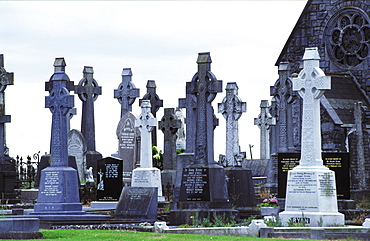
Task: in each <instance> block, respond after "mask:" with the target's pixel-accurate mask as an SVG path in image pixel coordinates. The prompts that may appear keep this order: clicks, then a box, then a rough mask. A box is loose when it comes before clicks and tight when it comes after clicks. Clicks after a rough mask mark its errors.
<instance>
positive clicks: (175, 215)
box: [170, 208, 238, 225]
mask: <svg viewBox="0 0 370 241" xmlns="http://www.w3.org/2000/svg"><path fill="white" fill-rule="evenodd" d="M237 216H238V211H237V210H235V209H231V208H225V209H223V208H217V209H182V210H180V209H178V210H172V211H170V225H182V224H189V225H193V224H194V223H195V222H196V220H198V221H202V220H203V219H204V218H206V219H208V220H210V221H214V219H215V217H218V218H221V219H225V220H230V218H232V219H234V218H235V219H236V218H237Z"/></svg>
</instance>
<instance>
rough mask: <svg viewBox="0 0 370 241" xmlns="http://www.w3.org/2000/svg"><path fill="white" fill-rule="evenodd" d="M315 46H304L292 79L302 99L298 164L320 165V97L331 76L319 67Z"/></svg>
mask: <svg viewBox="0 0 370 241" xmlns="http://www.w3.org/2000/svg"><path fill="white" fill-rule="evenodd" d="M319 59H320V57H319V53H318V50H317V48H316V47H315V48H306V49H305V53H304V55H303V70H302V71H301V72H300V73H299V75H298V77H297V78H294V79H293V90H295V91H298V93H299V95H300V96H301V97H302V99H303V114H302V151H301V153H302V154H301V160H300V163H299V165H300V166H321V165H323V161H322V158H321V124H320V123H321V122H320V97H321V96H322V95H323V94H324V91H325V90H328V89H330V86H331V78H330V77H329V76H325V74H324V72H323V71H322V70H321V69H320V68H319Z"/></svg>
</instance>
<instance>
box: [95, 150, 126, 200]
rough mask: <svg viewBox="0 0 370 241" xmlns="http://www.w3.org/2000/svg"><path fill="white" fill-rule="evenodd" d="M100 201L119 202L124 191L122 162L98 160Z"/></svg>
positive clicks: (108, 159) (98, 198)
mask: <svg viewBox="0 0 370 241" xmlns="http://www.w3.org/2000/svg"><path fill="white" fill-rule="evenodd" d="M98 174H99V183H98V189H97V200H98V201H118V200H119V196H120V195H121V190H122V184H123V183H122V160H120V159H117V158H113V157H106V158H103V159H101V160H98Z"/></svg>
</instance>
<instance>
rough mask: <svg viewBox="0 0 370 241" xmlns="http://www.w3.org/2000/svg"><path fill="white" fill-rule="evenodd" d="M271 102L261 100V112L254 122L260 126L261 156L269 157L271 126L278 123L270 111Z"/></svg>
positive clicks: (263, 157)
mask: <svg viewBox="0 0 370 241" xmlns="http://www.w3.org/2000/svg"><path fill="white" fill-rule="evenodd" d="M268 106H269V103H268V101H267V100H261V104H260V108H261V113H260V114H259V115H258V117H257V118H254V124H255V125H256V126H258V128H260V133H261V134H260V135H261V140H260V158H261V159H269V158H270V150H269V149H270V148H269V143H270V142H269V129H270V126H274V125H276V119H275V118H273V117H272V116H271V115H270V113H269V111H268Z"/></svg>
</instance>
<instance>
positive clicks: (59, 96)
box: [45, 58, 74, 166]
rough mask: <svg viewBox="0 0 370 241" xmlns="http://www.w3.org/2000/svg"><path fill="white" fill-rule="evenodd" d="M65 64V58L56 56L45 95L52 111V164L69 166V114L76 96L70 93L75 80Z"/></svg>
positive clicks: (48, 106) (47, 106) (46, 105)
mask: <svg viewBox="0 0 370 241" xmlns="http://www.w3.org/2000/svg"><path fill="white" fill-rule="evenodd" d="M65 66H66V63H65V61H64V58H56V59H55V62H54V74H53V75H52V76H51V78H50V80H49V82H46V83H45V84H46V85H45V86H46V90H49V89H50V92H49V96H46V97H45V108H49V109H50V111H51V113H52V124H51V144H50V146H51V148H50V152H51V164H50V166H68V147H67V139H68V133H67V122H68V116H67V114H68V112H69V110H70V109H71V108H73V106H74V96H73V95H70V94H69V89H68V87H67V86H68V85H69V83H70V84H72V85H73V82H71V81H69V77H68V75H67V74H65Z"/></svg>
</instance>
